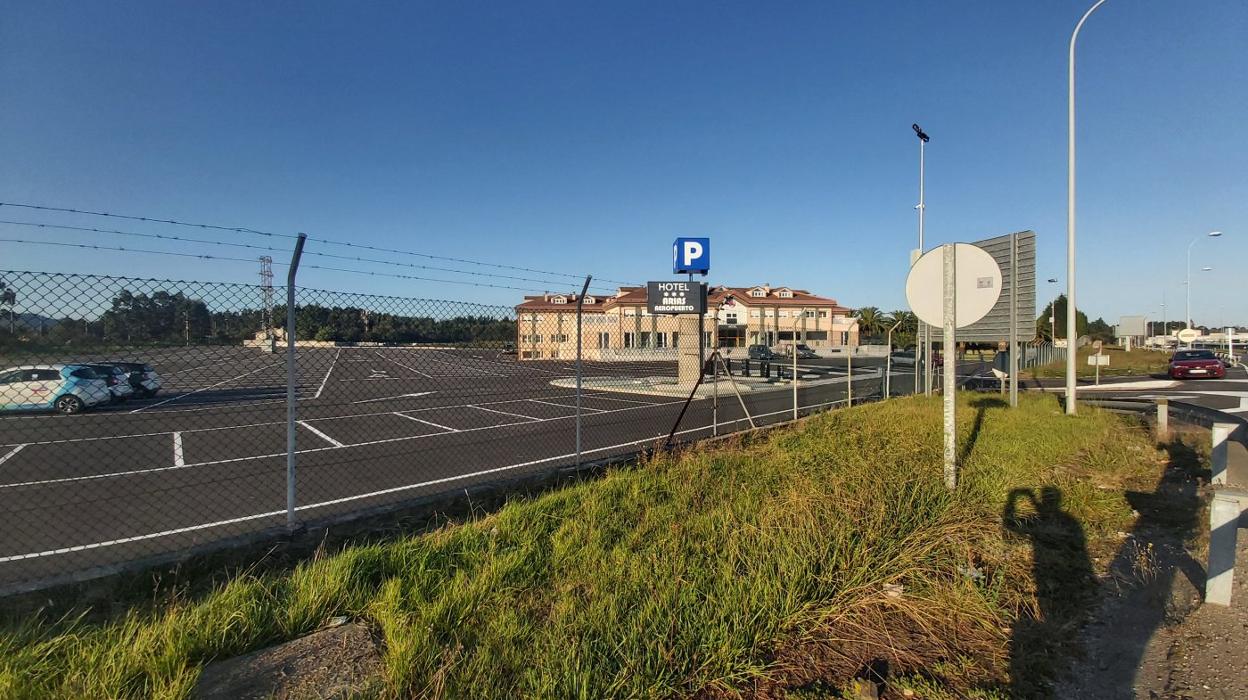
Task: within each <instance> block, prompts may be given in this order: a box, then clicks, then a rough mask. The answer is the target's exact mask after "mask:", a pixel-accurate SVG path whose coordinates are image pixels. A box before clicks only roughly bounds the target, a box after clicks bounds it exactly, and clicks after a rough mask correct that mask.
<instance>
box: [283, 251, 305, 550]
mask: <svg viewBox="0 0 1248 700" xmlns="http://www.w3.org/2000/svg"><path fill="white" fill-rule="evenodd" d="M307 239H308V235H307V234H306V233H301V234H299V238H298V239H296V240H295V252H294V254H292V255H291V256H290V269H289V270H287V272H286V527H287V528H289V529H291V530H293V529H296V528H297V527H298V521H297V519H296V518H295V273H296V272H298V271H299V258H300V257H302V256H303V243H304V241H306V240H307Z"/></svg>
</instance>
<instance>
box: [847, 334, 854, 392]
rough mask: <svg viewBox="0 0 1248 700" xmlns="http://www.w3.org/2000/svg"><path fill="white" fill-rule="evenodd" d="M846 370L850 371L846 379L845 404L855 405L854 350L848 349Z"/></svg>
mask: <svg viewBox="0 0 1248 700" xmlns="http://www.w3.org/2000/svg"><path fill="white" fill-rule="evenodd" d="M845 370H846V371H847V372H848V373H849V374H848V376H847V377H846V380H845V392H846V393H845V405H846V406H853V405H854V350H853V348H852V347H851V348H850V349H849V350H848V351H846V355H845Z"/></svg>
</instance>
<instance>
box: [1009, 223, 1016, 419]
mask: <svg viewBox="0 0 1248 700" xmlns="http://www.w3.org/2000/svg"><path fill="white" fill-rule="evenodd" d="M1017 349H1018V234H1017V233H1012V234H1010V343H1009V350H1010V366H1009V368H1008V370H1007V371H1008V372H1009V373H1010V406H1013V407H1014V408H1018V353H1017V352H1016V350H1017Z"/></svg>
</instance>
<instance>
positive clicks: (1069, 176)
mask: <svg viewBox="0 0 1248 700" xmlns="http://www.w3.org/2000/svg"><path fill="white" fill-rule="evenodd" d="M1104 4H1105V0H1097V2H1096V4H1095V5H1093V6H1092V7H1090V8H1088V11H1087V12H1085V13H1083V17H1081V18H1080V19H1079V23H1078V24H1076V25H1075V31H1073V32H1071V34H1070V54H1069V64H1068V69H1067V73H1066V98H1067V112H1066V132H1067V133H1066V415H1068V416H1073V415H1075V405H1076V404H1075V371H1076V369H1077V367H1076V365H1075V345H1076V341H1075V339H1076V337H1077V335H1076V334H1077V332H1078V331H1077V330H1076V327H1075V317H1076V315H1077V314H1076V313H1075V42H1076V41H1077V40H1078V39H1079V30H1080V29H1083V23H1084V22H1087V21H1088V17H1090V16H1092V13H1093V12H1096V9H1097V8H1098V7H1100V6H1101V5H1104Z"/></svg>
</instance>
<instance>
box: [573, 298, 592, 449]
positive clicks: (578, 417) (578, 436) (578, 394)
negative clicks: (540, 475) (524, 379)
mask: <svg viewBox="0 0 1248 700" xmlns="http://www.w3.org/2000/svg"><path fill="white" fill-rule="evenodd" d="M593 278H594V276H593V275H585V284H584V285H582V286H581V295H580V296H578V297H577V298H576V466H578V467H579V466H581V380H582V373H581V345H582V340H581V318H582V317H583V316H584V314H583V313H582V312H581V309H582V308H583V307H584V305H585V292H587V291H588V290H589V281H590V280H592V279H593Z"/></svg>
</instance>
